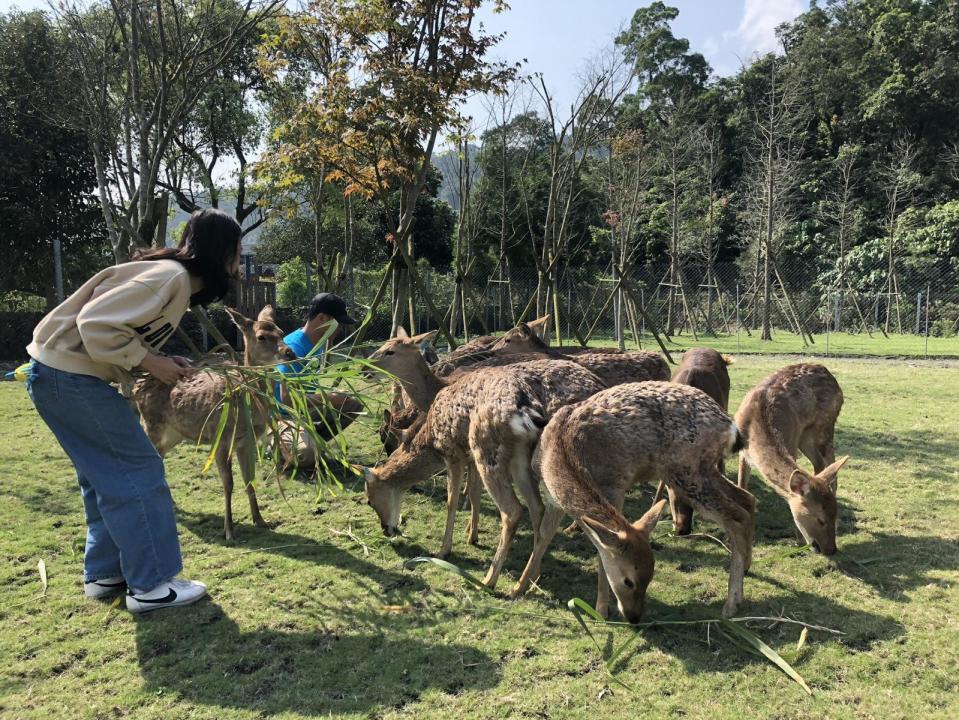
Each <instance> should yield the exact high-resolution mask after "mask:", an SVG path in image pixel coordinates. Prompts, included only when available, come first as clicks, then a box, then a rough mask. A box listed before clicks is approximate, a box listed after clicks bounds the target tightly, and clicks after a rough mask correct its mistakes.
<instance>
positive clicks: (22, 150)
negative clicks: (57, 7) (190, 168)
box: [0, 12, 109, 302]
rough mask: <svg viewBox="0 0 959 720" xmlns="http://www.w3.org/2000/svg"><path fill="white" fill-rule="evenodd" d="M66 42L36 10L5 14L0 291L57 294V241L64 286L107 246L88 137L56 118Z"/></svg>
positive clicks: (1, 22) (0, 56) (0, 45)
mask: <svg viewBox="0 0 959 720" xmlns="http://www.w3.org/2000/svg"><path fill="white" fill-rule="evenodd" d="M65 67H66V57H65V48H64V46H63V43H62V41H61V40H60V38H58V37H57V33H56V30H55V28H53V27H52V26H51V24H50V22H49V21H48V20H47V18H46V16H45V15H43V14H42V13H39V12H33V13H28V14H22V13H11V14H9V15H0V107H3V113H2V114H0V167H2V168H3V172H2V173H0V228H2V230H0V233H2V235H3V238H4V243H3V246H4V257H3V272H2V273H0V296H3V295H5V294H6V293H8V292H10V291H14V290H17V291H21V292H28V293H32V294H35V295H40V296H42V297H44V298H46V299H47V301H48V302H52V301H54V300H56V296H55V294H54V287H55V282H54V270H55V269H54V244H55V243H58V244H59V246H60V248H61V250H62V257H63V275H64V284H65V285H66V290H67V292H69V291H70V289H72V288H75V287H76V286H77V285H79V284H80V283H81V282H83V281H84V280H85V279H86V278H87V276H88V275H90V274H91V273H92V272H94V271H95V270H96V269H97V268H99V267H100V266H101V264H102V262H103V259H104V254H105V253H109V244H108V243H107V241H106V237H105V233H104V228H103V222H102V219H101V218H100V216H99V214H98V212H97V207H96V201H95V200H94V199H93V198H92V197H91V193H92V191H93V189H94V188H95V187H96V173H95V171H94V167H93V158H92V156H91V155H90V149H89V146H88V145H87V143H86V139H85V138H84V136H83V135H82V134H80V133H78V132H77V131H75V130H72V129H69V128H64V127H62V126H59V125H57V124H56V123H54V122H53V118H54V116H55V115H56V112H57V108H58V107H59V106H60V105H61V104H62V103H64V102H66V99H65V98H64V96H63V94H62V91H63V89H64V85H63V84H62V82H61V80H62V77H63V73H64V68H65Z"/></svg>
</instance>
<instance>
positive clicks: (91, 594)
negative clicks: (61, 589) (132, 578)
mask: <svg viewBox="0 0 959 720" xmlns="http://www.w3.org/2000/svg"><path fill="white" fill-rule="evenodd" d="M126 587H127V581H126V580H124V579H123V576H122V575H117V576H116V577H109V578H102V579H100V580H94V581H93V582H85V583H83V594H84V595H86V596H87V597H88V598H93V599H94V600H100V599H102V598H105V597H109V596H110V595H116V594H117V593H118V592H120V591H121V590H126Z"/></svg>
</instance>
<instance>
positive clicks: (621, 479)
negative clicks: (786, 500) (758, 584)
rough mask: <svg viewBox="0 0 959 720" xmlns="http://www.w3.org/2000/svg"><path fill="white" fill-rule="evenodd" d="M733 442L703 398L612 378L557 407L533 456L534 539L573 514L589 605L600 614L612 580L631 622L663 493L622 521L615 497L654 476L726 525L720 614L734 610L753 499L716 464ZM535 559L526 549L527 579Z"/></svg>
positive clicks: (649, 571) (719, 414)
mask: <svg viewBox="0 0 959 720" xmlns="http://www.w3.org/2000/svg"><path fill="white" fill-rule="evenodd" d="M740 444H741V436H740V434H739V431H738V429H737V428H736V425H735V424H734V423H733V421H732V419H731V418H730V417H729V415H728V414H726V412H725V411H724V410H723V409H722V408H721V407H719V405H718V404H716V402H715V401H714V400H713V399H712V398H710V397H709V396H707V395H706V394H705V393H703V392H702V391H700V390H698V389H696V388H692V387H687V386H684V385H677V384H674V383H666V382H646V383H630V384H626V385H617V386H616V387H612V388H609V389H608V390H604V391H602V392H600V393H598V394H596V395H594V396H593V397H591V398H589V399H588V400H585V401H583V402H581V403H579V404H578V405H574V406H570V407H566V408H563V409H561V410H560V411H559V412H557V413H556V415H555V416H554V417H553V418H552V420H550V422H549V424H548V425H547V426H546V428H545V430H544V431H543V435H542V437H541V438H540V444H539V447H538V448H537V451H536V455H535V458H534V470H535V472H536V473H538V475H539V476H540V477H541V478H542V482H543V486H544V487H545V491H546V493H545V495H546V500H547V503H546V512H545V514H544V517H543V520H542V522H541V524H540V533H541V534H542V537H539V538H537V540H538V543H537V545H538V547H539V548H540V549H543V548H545V547H547V546H548V544H549V539H550V538H551V537H552V536H553V535H554V534H555V532H556V529H557V528H558V527H559V524H560V521H561V520H562V518H563V517H564V515H565V514H569V515H572V516H573V517H574V518H575V519H576V521H577V522H578V523H579V525H580V527H581V528H582V530H583V531H584V532H585V533H586V535H587V536H588V537H589V539H590V540H591V541H592V543H593V545H595V547H596V550H597V552H598V554H599V586H598V591H597V601H596V609H597V611H598V612H600V613H602V614H604V615H606V614H608V610H609V590H610V587H612V590H613V594H614V595H615V596H616V600H617V602H618V605H619V610H620V612H621V614H622V615H623V616H624V617H625V618H626V619H627V620H628V621H629V622H633V623H635V622H638V621H639V619H640V615H641V613H642V609H643V604H644V601H645V597H646V588H647V586H648V585H649V581H650V579H651V578H652V576H653V569H654V560H653V552H652V548H651V546H650V535H651V533H652V531H653V528H654V527H655V525H656V522H657V520H658V519H659V516H660V513H661V512H662V510H663V507H664V506H665V504H666V501H665V499H664V500H660V501H659V502H657V503H656V504H654V505H653V507H652V508H651V509H650V510H649V512H647V513H646V514H645V515H644V516H643V517H642V518H640V520H638V521H637V522H635V523H630V522H629V521H628V520H627V519H626V518H625V517H624V516H623V513H622V507H623V500H624V498H625V496H626V492H627V491H628V490H629V488H631V487H632V486H633V485H635V484H637V483H639V482H652V483H655V482H656V481H658V480H660V479H662V480H664V481H665V482H666V484H667V485H669V486H670V487H673V488H675V489H676V490H678V491H680V492H681V493H682V494H683V496H684V497H685V498H688V500H689V501H690V502H691V503H692V504H693V506H694V507H695V508H696V510H697V511H698V512H700V513H701V514H703V515H705V516H706V517H710V518H712V519H714V520H716V521H717V522H719V523H720V524H721V525H722V526H723V528H724V529H725V530H726V534H727V537H728V539H729V543H730V550H731V552H732V559H731V561H730V567H729V594H728V596H727V599H726V604H725V605H724V607H723V614H724V615H726V616H729V615H732V614H734V613H735V612H736V609H737V607H738V606H739V603H740V602H741V601H742V598H743V576H744V575H745V573H746V572H747V571H748V570H749V565H750V560H751V558H752V534H753V516H754V513H755V499H754V498H753V496H752V495H750V494H749V493H748V492H747V491H745V490H743V489H741V488H739V487H737V486H736V485H734V484H732V483H730V482H729V481H728V480H726V478H725V477H723V476H722V475H721V474H720V472H719V470H718V469H717V464H718V461H719V458H721V457H722V456H723V455H724V454H725V453H727V452H731V451H735V450H737V449H738V448H739V447H740ZM541 559H542V556H539V557H535V556H533V557H531V558H530V563H529V565H527V568H526V570H525V571H524V576H525V575H527V574H529V575H531V576H532V577H533V578H535V577H536V575H537V574H538V573H539V562H540V560H541Z"/></svg>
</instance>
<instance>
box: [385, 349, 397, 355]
mask: <svg viewBox="0 0 959 720" xmlns="http://www.w3.org/2000/svg"><path fill="white" fill-rule="evenodd" d="M383 354H384V355H395V354H396V351H395V350H387V351H386V352H384V353H383Z"/></svg>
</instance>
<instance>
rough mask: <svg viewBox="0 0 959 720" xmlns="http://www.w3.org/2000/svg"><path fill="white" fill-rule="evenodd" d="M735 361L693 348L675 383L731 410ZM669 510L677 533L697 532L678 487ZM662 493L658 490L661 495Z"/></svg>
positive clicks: (721, 464) (722, 469)
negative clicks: (730, 376)
mask: <svg viewBox="0 0 959 720" xmlns="http://www.w3.org/2000/svg"><path fill="white" fill-rule="evenodd" d="M731 363H732V358H730V357H729V356H728V355H720V354H719V353H718V352H716V351H715V350H713V349H712V348H692V349H690V350H687V351H686V352H684V353H683V359H682V361H681V362H680V363H679V368H677V370H676V374H675V375H674V376H673V382H674V383H679V384H680V385H689V386H691V387H694V388H699V389H700V390H702V391H703V392H704V393H706V394H707V395H709V397H711V398H712V399H713V400H715V401H716V402H717V403H718V404H719V407H721V408H722V409H723V410H726V411H727V412H728V410H729V371H728V370H727V366H728V365H730V364H731ZM718 467H719V472H720V473H722V474H723V475H725V474H726V466H725V463H724V462H723V458H719V465H718ZM667 492H668V493H669V510H670V514H671V515H672V516H673V529H674V530H675V532H676V534H677V535H689V533H691V532H692V531H693V508H692V506H691V505H690V504H689V502H688V501H687V500H685V499H684V498H682V497H680V496H679V495H678V494H677V492H676V491H675V490H673V489H672V488H667ZM658 494H659V492H658V491H657V495H658Z"/></svg>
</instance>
